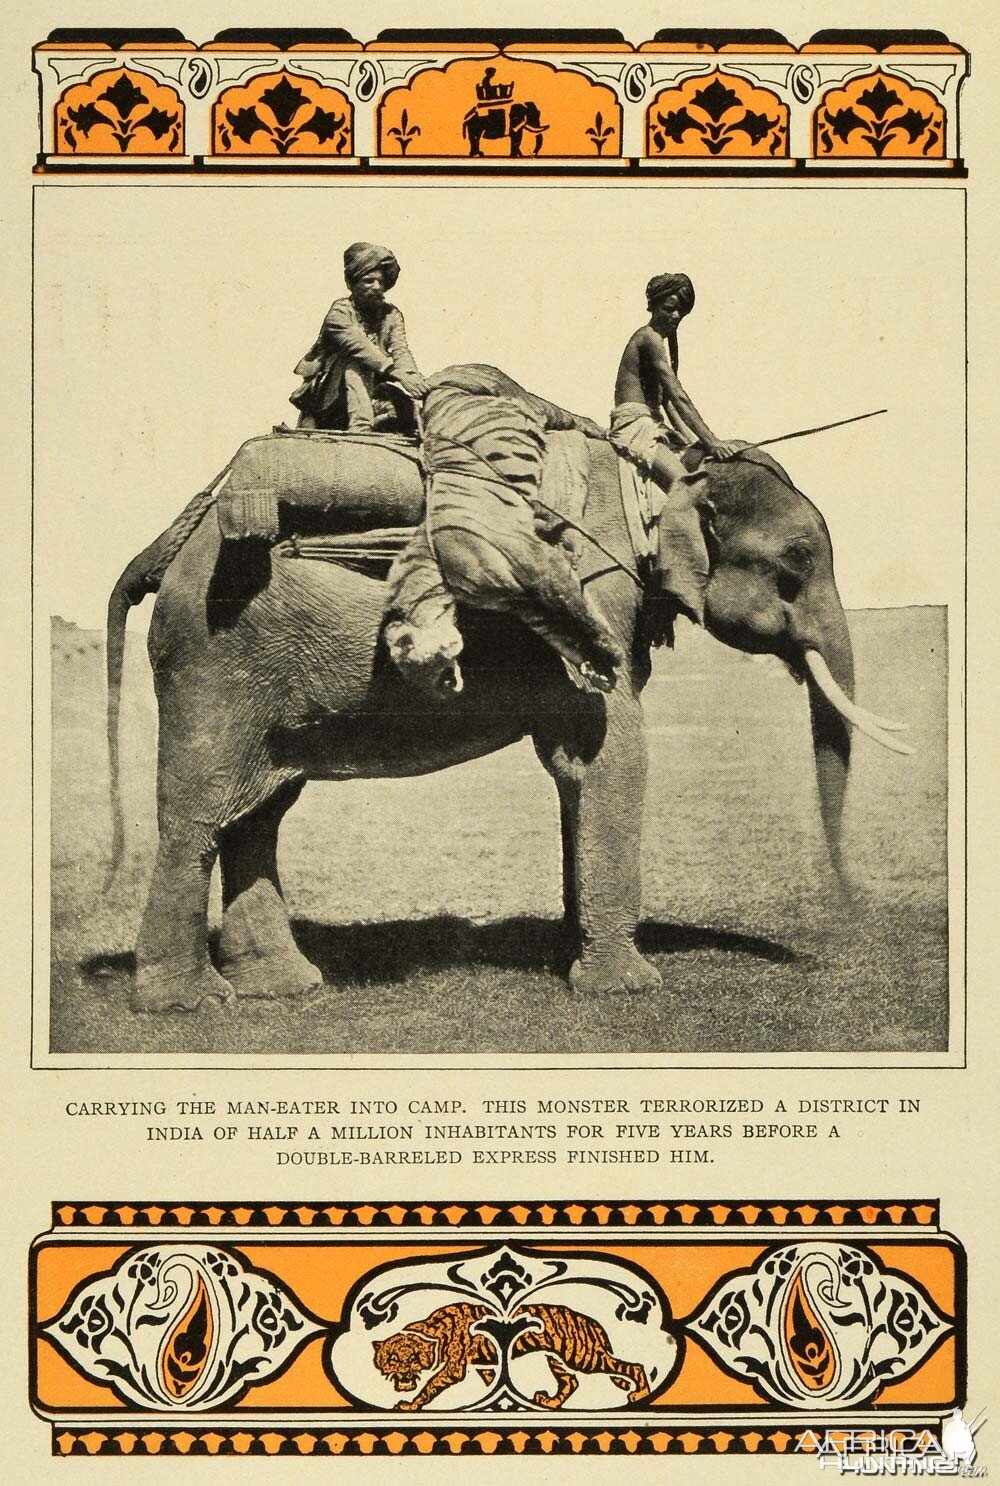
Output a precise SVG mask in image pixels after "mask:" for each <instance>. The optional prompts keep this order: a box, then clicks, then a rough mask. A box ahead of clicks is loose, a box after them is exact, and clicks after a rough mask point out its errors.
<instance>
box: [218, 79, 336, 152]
mask: <svg viewBox="0 0 1000 1486" xmlns="http://www.w3.org/2000/svg"><path fill="white" fill-rule="evenodd" d="M353 125H354V110H353V108H352V106H351V103H350V100H349V99H348V98H347V97H346V95H345V94H344V93H342V92H341V91H340V90H339V88H331V87H329V86H327V85H326V84H323V83H318V82H315V81H314V79H313V78H311V77H303V76H302V75H301V74H300V73H297V72H296V73H290V72H288V71H286V70H285V69H284V68H282V69H281V70H280V71H279V72H266V73H262V74H260V76H258V77H255V78H252V79H251V81H250V82H248V83H245V84H244V83H241V84H239V85H237V86H235V87H232V88H226V89H225V91H224V92H222V93H220V94H219V96H218V98H217V99H216V100H215V103H214V104H213V105H212V154H213V155H223V156H226V155H229V156H242V157H247V156H256V157H258V158H259V157H261V156H265V157H268V158H273V157H275V156H277V157H284V156H287V155H319V156H322V157H332V158H333V159H338V158H343V157H345V156H348V155H351V154H352V153H353Z"/></svg>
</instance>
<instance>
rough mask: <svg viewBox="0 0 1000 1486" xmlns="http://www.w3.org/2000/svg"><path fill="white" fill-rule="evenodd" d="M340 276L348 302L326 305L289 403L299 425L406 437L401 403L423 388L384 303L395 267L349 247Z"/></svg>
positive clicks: (407, 413) (377, 252) (383, 254)
mask: <svg viewBox="0 0 1000 1486" xmlns="http://www.w3.org/2000/svg"><path fill="white" fill-rule="evenodd" d="M344 278H345V279H346V281H347V287H348V289H349V290H350V294H349V296H348V297H346V298H344V299H338V300H336V301H335V302H334V303H333V304H332V305H331V306H330V308H329V310H328V311H327V314H326V318H325V319H324V321H323V324H322V326H321V327H320V332H319V335H318V336H317V337H316V340H315V342H314V343H313V345H312V346H311V347H310V349H309V350H308V351H307V352H306V354H305V356H304V357H303V358H302V360H301V361H300V362H299V364H298V365H297V366H296V368H295V374H296V376H300V377H302V378H304V380H303V383H302V385H301V387H299V388H297V389H296V391H295V392H293V393H292V395H291V397H290V399H289V401H290V402H292V403H294V405H295V406H296V407H297V408H298V409H299V427H300V428H340V429H346V430H348V431H349V432H352V433H361V432H370V431H372V430H374V431H377V432H407V433H408V432H412V431H413V429H414V421H413V411H412V402H411V401H408V400H409V399H412V400H413V401H418V400H419V399H420V398H422V397H423V396H424V393H425V392H426V390H427V384H426V382H425V381H424V379H423V377H422V376H421V375H420V372H419V371H418V369H417V364H416V362H415V361H414V359H413V356H412V354H411V352H410V348H409V345H408V344H407V340H406V326H405V323H404V321H403V316H402V314H401V313H400V311H399V310H398V309H397V308H396V306H395V305H393V304H390V303H389V302H388V300H387V299H386V297H385V295H386V291H387V290H389V289H391V288H392V286H393V285H394V284H395V282H396V280H397V279H398V278H399V264H398V263H397V261H396V258H395V256H394V255H393V254H392V253H391V252H390V251H389V249H388V248H383V247H380V246H379V245H378V244H377V243H364V242H358V243H352V244H351V246H350V247H349V248H348V249H347V251H346V252H345V254H344ZM393 384H395V385H393ZM396 388H402V390H403V393H404V394H405V396H402V397H401V396H400V394H399V393H398V391H397V390H396Z"/></svg>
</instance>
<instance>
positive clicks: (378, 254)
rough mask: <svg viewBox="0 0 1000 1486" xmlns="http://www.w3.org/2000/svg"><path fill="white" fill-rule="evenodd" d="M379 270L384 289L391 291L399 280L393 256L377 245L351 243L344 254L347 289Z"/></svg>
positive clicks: (397, 265) (397, 266)
mask: <svg viewBox="0 0 1000 1486" xmlns="http://www.w3.org/2000/svg"><path fill="white" fill-rule="evenodd" d="M376 268H380V269H381V270H382V273H383V276H384V278H385V287H386V288H387V289H391V288H392V286H393V284H394V283H395V282H396V280H397V279H398V278H399V264H398V263H397V262H396V258H395V254H393V253H390V252H389V249H388V248H382V247H379V245H378V243H351V246H350V247H349V248H348V249H347V251H346V253H345V254H344V278H345V279H346V280H347V285H348V288H351V287H353V285H355V284H356V283H357V281H358V279H362V278H364V276H365V274H366V273H371V272H372V271H373V270H374V269H376Z"/></svg>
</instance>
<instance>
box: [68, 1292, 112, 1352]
mask: <svg viewBox="0 0 1000 1486" xmlns="http://www.w3.org/2000/svg"><path fill="white" fill-rule="evenodd" d="M114 1324H115V1323H114V1317H113V1316H112V1314H111V1312H110V1310H109V1309H108V1307H107V1304H106V1303H105V1301H104V1300H103V1298H102V1297H100V1296H94V1295H85V1296H84V1297H83V1299H82V1300H81V1302H80V1309H79V1310H78V1311H77V1312H76V1314H75V1315H71V1316H69V1317H68V1318H67V1320H65V1321H62V1322H60V1327H61V1329H62V1330H63V1331H66V1332H69V1333H71V1334H72V1335H73V1336H75V1339H76V1341H77V1342H78V1344H79V1345H80V1346H81V1347H85V1348H86V1349H87V1350H89V1351H93V1352H99V1351H100V1349H101V1343H102V1342H103V1340H104V1338H105V1337H106V1336H107V1335H108V1333H109V1332H110V1331H111V1330H112V1329H113V1327H114Z"/></svg>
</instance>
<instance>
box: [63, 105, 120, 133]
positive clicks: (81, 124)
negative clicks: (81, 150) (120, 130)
mask: <svg viewBox="0 0 1000 1486" xmlns="http://www.w3.org/2000/svg"><path fill="white" fill-rule="evenodd" d="M66 112H67V114H68V115H69V117H70V118H71V119H72V120H73V123H74V124H75V125H76V127H77V128H78V129H79V131H80V133H81V134H83V135H84V136H86V135H89V134H90V131H91V129H93V128H94V127H95V125H97V124H110V125H111V126H112V128H114V120H113V119H109V118H108V116H107V114H106V113H104V112H103V111H102V110H101V109H99V108H98V107H97V104H96V103H85V104H84V105H83V106H82V108H68V109H67V110H66Z"/></svg>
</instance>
